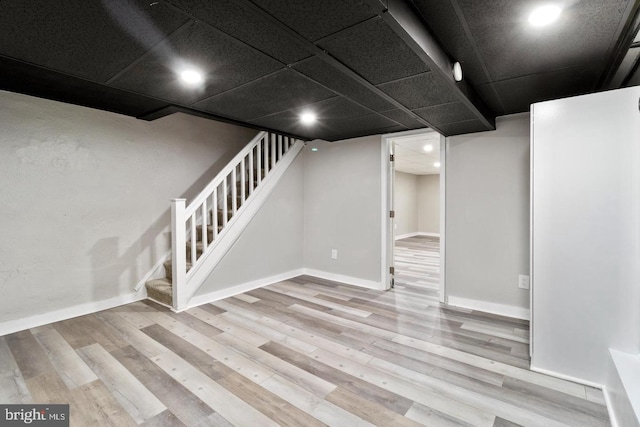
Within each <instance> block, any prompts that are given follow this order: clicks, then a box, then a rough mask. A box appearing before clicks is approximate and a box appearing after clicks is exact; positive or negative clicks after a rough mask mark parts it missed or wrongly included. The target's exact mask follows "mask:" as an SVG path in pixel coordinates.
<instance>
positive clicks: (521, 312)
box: [447, 295, 531, 320]
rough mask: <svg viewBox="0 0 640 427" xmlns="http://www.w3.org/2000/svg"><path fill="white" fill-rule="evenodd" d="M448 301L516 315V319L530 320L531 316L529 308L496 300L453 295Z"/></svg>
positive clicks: (463, 306)
mask: <svg viewBox="0 0 640 427" xmlns="http://www.w3.org/2000/svg"><path fill="white" fill-rule="evenodd" d="M447 303H448V304H449V305H453V306H455V307H461V308H468V309H471V310H478V311H484V312H485V313H492V314H498V315H500V316H506V317H514V318H516V319H524V320H529V319H530V318H531V317H530V313H529V309H528V308H522V307H516V306H513V305H505V304H498V303H495V302H488V301H480V300H474V299H467V298H460V297H455V296H452V295H448V296H447Z"/></svg>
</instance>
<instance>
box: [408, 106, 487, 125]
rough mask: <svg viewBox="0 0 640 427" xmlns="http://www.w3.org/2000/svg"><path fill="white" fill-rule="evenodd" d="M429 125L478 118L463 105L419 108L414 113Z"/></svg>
mask: <svg viewBox="0 0 640 427" xmlns="http://www.w3.org/2000/svg"><path fill="white" fill-rule="evenodd" d="M413 112H414V113H416V114H417V115H419V116H420V117H422V118H423V119H425V120H427V121H428V122H429V123H432V124H434V125H440V124H442V123H451V122H461V121H463V120H471V119H475V118H476V116H475V115H474V114H473V113H472V112H471V110H469V109H468V108H467V107H466V106H465V105H464V104H463V103H461V102H454V103H452V104H444V105H436V106H433V107H427V108H419V109H417V110H414V111H413Z"/></svg>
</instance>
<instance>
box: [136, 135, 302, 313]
mask: <svg viewBox="0 0 640 427" xmlns="http://www.w3.org/2000/svg"><path fill="white" fill-rule="evenodd" d="M303 147H304V143H303V142H302V141H301V140H297V139H293V138H290V137H287V136H282V135H277V134H274V133H267V132H261V133H259V134H258V135H256V137H255V138H254V139H253V140H252V141H251V142H250V143H249V144H247V146H246V147H244V148H243V149H242V150H241V151H240V152H239V153H238V154H237V155H236V156H235V157H234V158H233V160H231V162H229V163H228V164H227V166H225V168H224V169H223V170H222V171H220V173H219V174H218V175H217V176H216V177H215V178H214V179H213V180H212V181H211V182H210V183H209V184H208V185H207V187H206V188H205V189H204V190H203V191H202V192H201V193H200V194H199V195H198V196H197V197H196V198H195V199H194V200H193V201H192V202H191V203H190V204H189V206H185V202H186V200H185V199H172V200H171V259H170V260H168V261H166V262H165V263H164V269H165V277H164V278H161V279H153V280H149V281H148V282H147V283H146V288H147V297H148V298H149V299H151V300H154V301H156V302H158V303H160V304H163V305H166V306H169V307H171V308H172V309H173V310H175V311H180V310H184V309H186V308H187V307H188V304H189V301H190V300H191V298H192V297H193V296H194V295H195V294H196V292H197V291H198V288H199V287H200V286H201V285H202V284H203V283H204V281H205V280H206V279H207V277H208V276H209V275H210V274H211V272H212V271H213V269H214V268H215V267H216V266H217V265H218V263H219V262H220V260H221V259H222V257H223V256H224V255H225V253H226V252H227V251H228V250H229V249H230V248H231V246H232V245H233V244H234V242H235V241H236V240H237V239H238V237H240V235H241V234H242V231H243V230H244V229H245V227H246V226H247V225H248V224H249V222H250V221H251V219H252V218H253V216H254V215H255V214H256V213H257V212H258V210H259V208H260V206H262V204H263V203H264V201H265V200H266V199H267V198H268V196H269V194H270V193H271V191H273V189H274V188H275V186H276V184H277V182H278V181H279V179H280V178H281V177H282V175H283V174H284V172H285V171H286V170H287V168H288V167H289V165H291V163H293V161H294V160H295V158H296V157H297V155H298V154H299V153H300V151H301V150H302V148H303Z"/></svg>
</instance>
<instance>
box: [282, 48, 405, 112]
mask: <svg viewBox="0 0 640 427" xmlns="http://www.w3.org/2000/svg"><path fill="white" fill-rule="evenodd" d="M293 68H294V69H295V70H297V71H299V72H301V73H302V74H304V75H306V76H308V77H311V78H312V79H314V80H315V81H317V82H318V83H321V84H323V85H325V86H327V87H329V88H331V89H333V90H335V91H336V92H338V93H340V94H342V95H344V96H346V97H348V98H349V99H351V100H353V101H355V102H358V103H360V104H362V105H364V106H366V107H369V108H371V109H372V110H375V111H383V110H391V109H393V108H394V105H393V104H392V103H390V102H389V101H387V100H385V99H384V98H382V97H381V96H379V95H376V94H375V93H374V92H372V91H371V90H369V89H367V88H366V87H364V86H363V85H361V84H360V83H358V82H356V81H355V80H353V79H352V78H350V77H347V76H346V75H344V74H342V73H341V72H340V71H338V70H337V69H336V68H335V67H333V66H332V65H330V64H328V63H326V62H325V61H323V60H321V59H319V58H317V57H312V58H309V59H306V60H304V61H302V62H299V63H298V64H295V65H294V66H293Z"/></svg>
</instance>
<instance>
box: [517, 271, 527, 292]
mask: <svg viewBox="0 0 640 427" xmlns="http://www.w3.org/2000/svg"><path fill="white" fill-rule="evenodd" d="M518 287H519V288H520V289H529V276H525V275H524V274H520V275H519V276H518Z"/></svg>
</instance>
